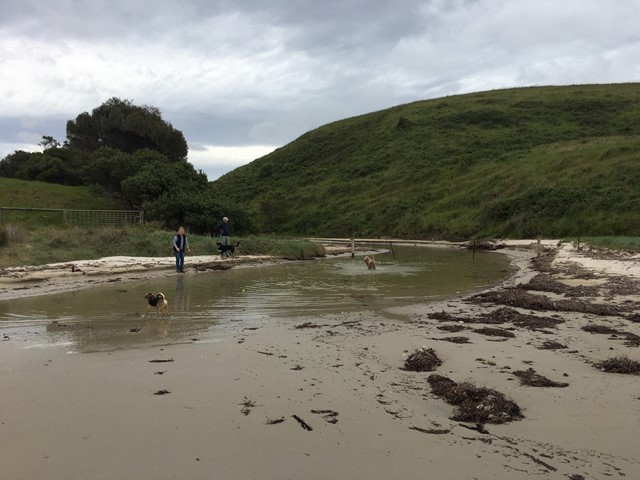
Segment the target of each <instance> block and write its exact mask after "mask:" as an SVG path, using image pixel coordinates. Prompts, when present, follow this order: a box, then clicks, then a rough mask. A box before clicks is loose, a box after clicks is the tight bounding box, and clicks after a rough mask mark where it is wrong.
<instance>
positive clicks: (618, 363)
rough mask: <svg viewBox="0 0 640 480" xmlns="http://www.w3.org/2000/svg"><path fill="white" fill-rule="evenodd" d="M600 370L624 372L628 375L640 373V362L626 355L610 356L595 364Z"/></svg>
mask: <svg viewBox="0 0 640 480" xmlns="http://www.w3.org/2000/svg"><path fill="white" fill-rule="evenodd" d="M594 367H596V368H597V369H599V370H602V371H603V372H607V373H623V374H626V375H640V362H637V361H635V360H632V359H630V358H629V357H627V356H625V355H620V356H618V357H613V358H609V359H608V360H605V361H603V362H600V363H596V364H594Z"/></svg>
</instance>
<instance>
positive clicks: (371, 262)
mask: <svg viewBox="0 0 640 480" xmlns="http://www.w3.org/2000/svg"><path fill="white" fill-rule="evenodd" d="M362 260H363V261H364V263H366V264H367V268H368V269H369V270H375V269H376V259H375V258H371V257H369V256H365V257H364V258H363V259H362Z"/></svg>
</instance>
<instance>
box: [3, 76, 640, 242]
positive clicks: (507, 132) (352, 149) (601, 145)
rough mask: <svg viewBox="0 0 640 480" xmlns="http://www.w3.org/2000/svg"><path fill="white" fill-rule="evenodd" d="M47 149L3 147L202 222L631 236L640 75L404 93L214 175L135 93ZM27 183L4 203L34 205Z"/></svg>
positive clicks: (175, 218)
mask: <svg viewBox="0 0 640 480" xmlns="http://www.w3.org/2000/svg"><path fill="white" fill-rule="evenodd" d="M42 146H43V148H44V151H43V152H38V153H27V152H22V151H17V152H15V153H13V154H10V155H8V156H7V157H5V158H4V159H3V160H1V161H0V177H5V178H4V180H6V179H21V180H31V181H33V180H37V181H40V182H49V183H60V184H64V185H81V186H84V187H85V188H86V187H89V188H90V189H91V191H92V192H94V193H95V194H96V195H102V196H104V197H105V198H110V199H111V200H110V201H109V202H111V204H114V202H115V203H116V204H118V205H126V206H127V207H128V208H141V209H143V210H144V211H145V218H146V219H147V220H150V221H153V222H158V223H159V224H161V225H162V226H163V227H164V228H165V229H169V230H172V229H175V228H176V227H177V226H179V225H184V226H186V227H187V229H188V230H189V231H191V232H192V233H198V234H207V233H215V232H214V226H215V224H216V223H217V222H218V221H219V219H220V218H221V217H222V216H223V215H224V216H228V217H230V218H232V219H233V224H234V228H235V231H234V233H235V234H236V235H241V236H248V235H254V234H258V233H261V234H265V233H267V234H269V233H276V234H278V235H291V236H302V235H314V236H350V235H352V234H355V235H356V236H358V237H403V238H416V239H447V240H470V239H477V238H488V237H511V238H525V237H526V238H530V237H535V236H538V235H541V236H545V237H555V238H567V237H571V238H585V237H586V236H589V237H603V236H615V237H625V236H633V235H636V234H637V230H636V226H637V225H638V224H639V223H640V84H637V83H634V84H617V85H575V86H567V87H530V88H516V89H508V90H497V91H490V92H481V93H474V94H468V95H457V96H451V97H445V98H439V99H434V100H425V101H419V102H414V103H410V104H406V105H400V106H396V107H393V108H389V109H386V110H382V111H379V112H373V113H369V114H366V115H362V116H358V117H353V118H348V119H345V120H341V121H337V122H333V123H331V124H328V125H324V126H322V127H320V128H318V129H315V130H313V131H310V132H307V133H306V134H304V135H302V136H301V137H300V138H298V139H297V140H295V141H293V142H291V143H290V144H288V145H286V146H284V147H282V148H279V149H277V150H276V151H274V152H272V153H271V154H269V155H267V156H265V157H262V158H260V159H257V160H255V161H253V162H251V163H250V164H248V165H245V166H243V167H240V168H238V169H236V170H234V171H232V172H230V173H228V174H226V175H224V176H223V177H221V178H220V179H218V180H216V181H215V182H209V181H208V180H207V178H206V175H205V174H204V173H203V172H200V171H197V170H196V169H195V168H194V167H193V165H191V164H190V163H189V162H188V161H187V160H186V152H187V150H186V142H185V141H184V137H183V135H182V133H181V132H179V131H177V130H175V129H174V128H173V126H171V124H170V123H168V122H166V121H165V120H163V119H162V116H161V114H160V112H159V111H158V110H157V109H156V108H154V107H146V106H145V107H138V106H135V105H133V104H132V103H131V102H129V101H126V100H125V101H123V100H119V99H115V98H114V99H111V100H109V101H107V102H105V103H104V104H103V105H101V106H99V107H97V108H95V109H94V110H93V111H92V112H91V113H88V112H85V113H82V114H80V115H78V116H77V117H76V118H75V119H74V120H70V121H69V122H68V123H67V140H66V141H65V142H64V144H62V145H61V144H60V143H59V142H58V141H57V140H55V139H53V138H52V137H46V136H45V137H43V141H42ZM21 195H22V194H20V195H18V194H17V193H16V194H15V195H14V196H13V197H11V202H10V203H2V202H0V206H7V205H16V203H15V202H16V201H18V199H19V198H20V199H21V201H24V202H26V203H29V199H25V198H24V196H21ZM4 198H6V196H4ZM0 200H2V196H1V194H0ZM34 200H35V198H34ZM40 201H41V202H43V200H42V199H40ZM105 201H106V200H105ZM63 203H65V206H66V207H67V208H91V207H87V205H88V204H89V203H90V202H85V201H69V202H63ZM43 205H46V206H50V204H47V203H44V204H40V205H19V206H43ZM97 208H100V207H97Z"/></svg>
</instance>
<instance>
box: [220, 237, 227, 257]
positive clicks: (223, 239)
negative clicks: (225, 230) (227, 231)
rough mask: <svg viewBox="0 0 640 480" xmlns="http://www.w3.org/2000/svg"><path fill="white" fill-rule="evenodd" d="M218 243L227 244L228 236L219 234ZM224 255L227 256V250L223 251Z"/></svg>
mask: <svg viewBox="0 0 640 480" xmlns="http://www.w3.org/2000/svg"><path fill="white" fill-rule="evenodd" d="M220 243H221V244H222V245H229V237H228V236H227V235H221V236H220ZM224 256H225V257H228V256H229V251H226V252H224Z"/></svg>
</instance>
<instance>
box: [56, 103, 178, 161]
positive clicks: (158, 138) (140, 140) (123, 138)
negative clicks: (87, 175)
mask: <svg viewBox="0 0 640 480" xmlns="http://www.w3.org/2000/svg"><path fill="white" fill-rule="evenodd" d="M67 141H68V145H69V148H71V149H74V150H80V151H84V152H93V151H95V150H98V149H99V148H101V147H107V148H112V149H114V150H120V151H122V152H126V153H134V152H136V151H138V150H142V149H149V150H155V151H156V152H159V153H161V154H162V155H165V156H166V157H167V158H168V159H169V160H171V161H173V162H179V161H184V160H186V159H187V153H188V148H187V142H186V140H185V138H184V135H183V134H182V132H180V131H179V130H176V129H175V128H173V126H172V125H171V123H169V122H166V121H165V120H163V119H162V115H161V114H160V110H158V109H157V108H156V107H149V106H136V105H133V103H131V102H130V101H129V100H121V99H119V98H115V97H114V98H111V99H110V100H107V101H106V102H105V103H103V104H102V105H100V106H99V107H97V108H94V109H93V111H92V112H91V113H87V112H84V113H81V114H80V115H78V116H77V117H76V119H75V120H69V121H68V122H67Z"/></svg>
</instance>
